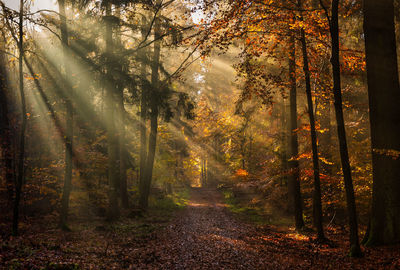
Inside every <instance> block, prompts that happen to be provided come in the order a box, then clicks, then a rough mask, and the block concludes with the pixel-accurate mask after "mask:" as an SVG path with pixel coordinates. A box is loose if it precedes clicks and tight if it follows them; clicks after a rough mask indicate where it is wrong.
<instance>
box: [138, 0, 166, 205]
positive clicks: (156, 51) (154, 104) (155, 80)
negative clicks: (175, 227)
mask: <svg viewBox="0 0 400 270" xmlns="http://www.w3.org/2000/svg"><path fill="white" fill-rule="evenodd" d="M161 3H162V2H161V1H157V5H158V6H161ZM157 12H158V10H157V11H156V13H155V21H154V47H153V57H152V60H151V89H150V93H149V97H150V100H149V105H150V110H151V111H150V135H149V147H148V150H147V159H146V167H145V170H144V177H143V180H142V179H141V180H142V182H141V183H140V187H139V188H140V189H139V193H140V198H139V206H140V208H142V209H143V210H146V209H147V207H148V198H149V194H150V187H151V180H152V177H153V165H154V158H155V153H156V146H157V129H158V116H159V106H160V101H161V99H160V97H161V90H162V89H160V77H159V76H160V75H159V68H160V54H161V39H160V38H161V22H160V18H159V17H158V16H157Z"/></svg>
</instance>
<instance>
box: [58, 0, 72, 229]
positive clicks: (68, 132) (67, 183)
mask: <svg viewBox="0 0 400 270" xmlns="http://www.w3.org/2000/svg"><path fill="white" fill-rule="evenodd" d="M58 5H59V12H60V21H61V25H60V29H61V42H62V46H63V54H64V70H65V74H64V80H65V81H64V83H63V85H64V89H65V90H66V91H67V92H69V93H65V94H64V98H65V106H66V112H67V114H66V118H67V119H66V129H65V172H64V189H63V194H62V198H61V213H60V227H61V228H63V229H68V227H67V219H68V208H69V196H70V193H71V188H72V185H71V180H72V157H73V153H72V143H73V134H74V131H73V128H74V125H73V121H74V112H73V106H72V98H73V94H72V87H69V86H70V85H71V81H70V79H71V76H70V75H71V74H70V73H71V70H70V68H69V67H70V66H69V64H68V58H69V57H70V55H69V51H68V46H69V41H68V27H67V18H66V12H65V1H64V0H58Z"/></svg>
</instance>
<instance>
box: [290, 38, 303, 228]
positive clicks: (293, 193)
mask: <svg viewBox="0 0 400 270" xmlns="http://www.w3.org/2000/svg"><path fill="white" fill-rule="evenodd" d="M289 42H290V56H289V79H290V93H289V95H290V96H289V99H290V133H289V134H290V157H289V161H288V167H289V170H290V172H291V173H290V177H289V181H288V188H289V194H290V197H291V198H292V203H293V210H294V219H295V225H296V229H297V230H301V229H302V228H303V227H304V220H303V200H302V198H301V191H300V181H299V178H300V175H299V174H300V173H299V161H298V160H297V156H298V154H299V142H298V138H297V93H296V92H297V89H296V62H295V61H296V59H295V57H296V48H295V38H294V34H293V33H292V35H291V37H290V41H289Z"/></svg>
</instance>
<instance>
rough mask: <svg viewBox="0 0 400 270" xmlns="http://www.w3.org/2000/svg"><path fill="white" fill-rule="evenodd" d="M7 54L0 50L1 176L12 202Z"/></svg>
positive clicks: (11, 150) (11, 147)
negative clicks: (2, 169) (2, 167)
mask: <svg viewBox="0 0 400 270" xmlns="http://www.w3.org/2000/svg"><path fill="white" fill-rule="evenodd" d="M5 60H6V59H5V56H4V54H3V53H2V52H1V51H0V140H1V141H0V143H1V145H0V147H1V151H2V157H3V164H2V165H3V166H4V171H3V172H2V174H1V176H2V177H3V179H4V180H5V183H4V184H5V186H6V189H7V196H8V201H9V202H10V203H12V201H13V193H14V188H13V185H14V181H15V179H14V169H13V156H12V152H13V143H12V140H11V136H12V133H11V132H12V130H11V123H10V115H9V110H8V109H9V108H8V103H9V101H10V100H9V92H8V91H9V90H8V78H7V70H6V67H5V63H6V61H5Z"/></svg>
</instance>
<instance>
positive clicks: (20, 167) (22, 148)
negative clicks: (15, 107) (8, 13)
mask: <svg viewBox="0 0 400 270" xmlns="http://www.w3.org/2000/svg"><path fill="white" fill-rule="evenodd" d="M23 12H24V1H23V0H20V9H19V23H18V27H19V40H18V51H19V57H18V67H19V94H20V98H21V114H22V115H21V118H22V122H21V134H20V137H19V155H18V168H17V174H18V176H17V179H16V180H17V181H16V183H15V198H14V209H13V224H12V233H13V235H18V223H19V204H20V201H21V193H22V185H23V183H24V181H25V171H24V167H25V166H24V162H25V130H26V122H27V118H26V102H25V93H24V73H23V65H22V64H23V59H24V48H23V44H24V32H23V26H24V16H23Z"/></svg>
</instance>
